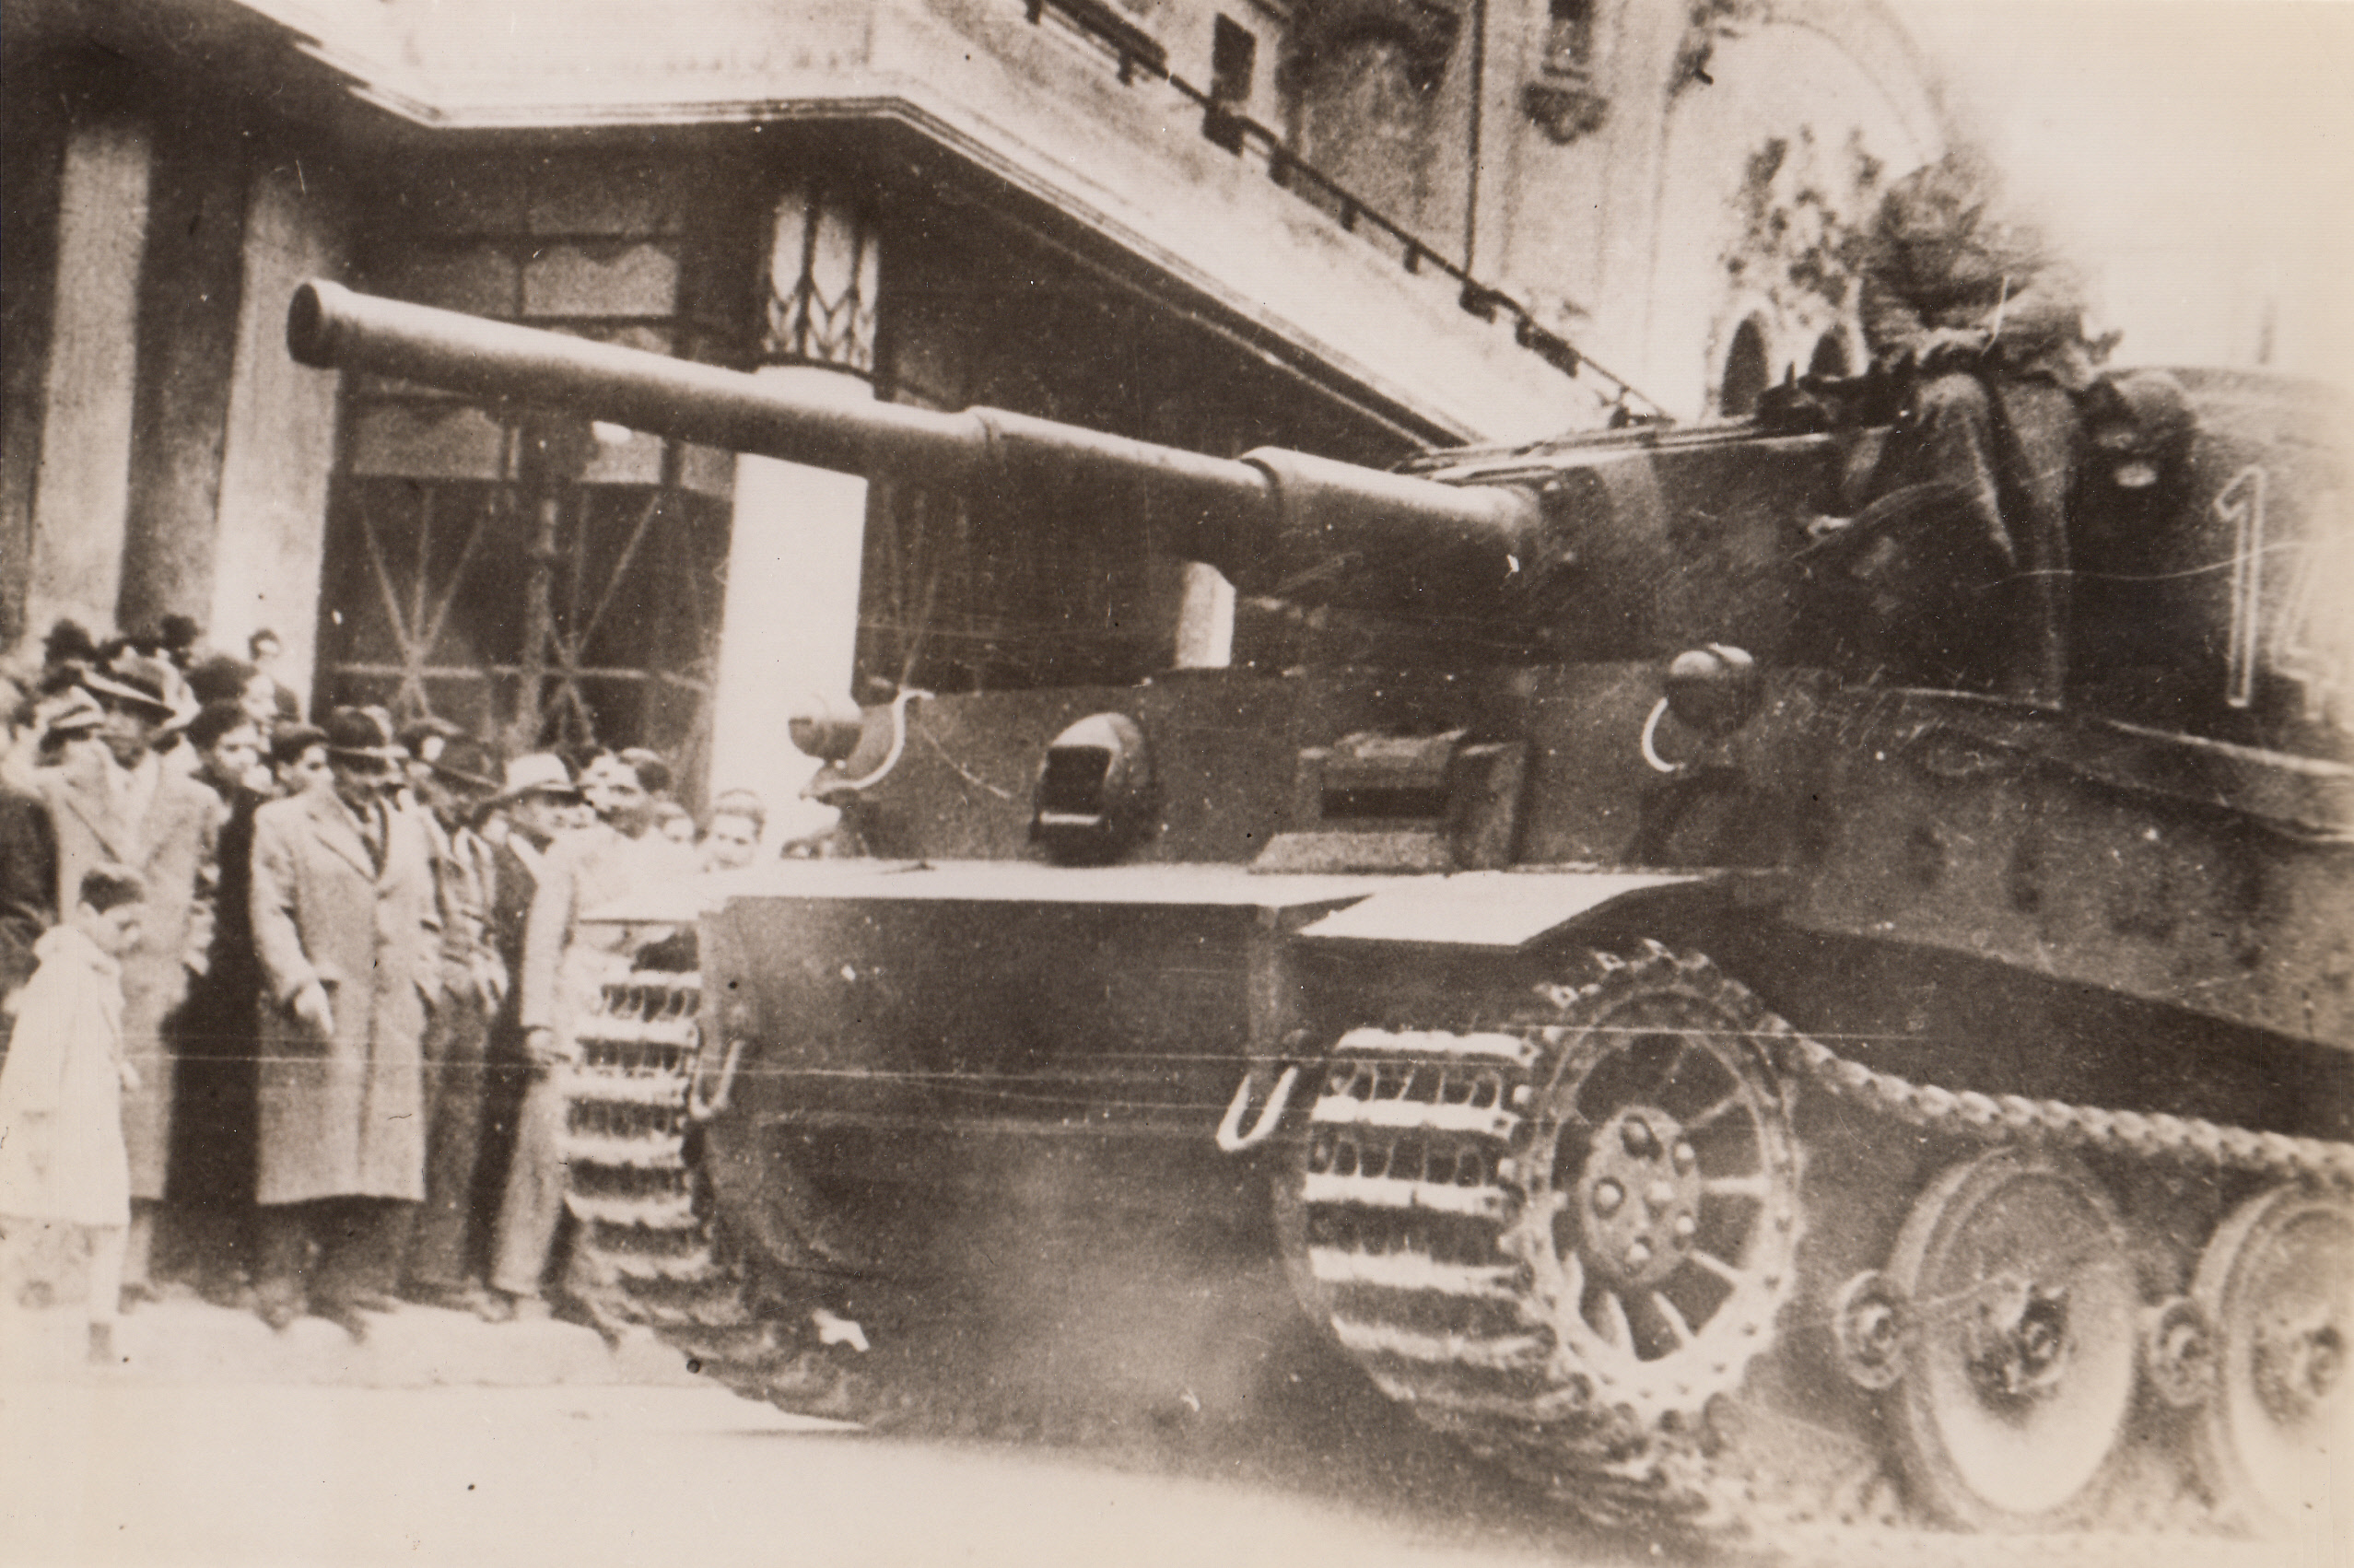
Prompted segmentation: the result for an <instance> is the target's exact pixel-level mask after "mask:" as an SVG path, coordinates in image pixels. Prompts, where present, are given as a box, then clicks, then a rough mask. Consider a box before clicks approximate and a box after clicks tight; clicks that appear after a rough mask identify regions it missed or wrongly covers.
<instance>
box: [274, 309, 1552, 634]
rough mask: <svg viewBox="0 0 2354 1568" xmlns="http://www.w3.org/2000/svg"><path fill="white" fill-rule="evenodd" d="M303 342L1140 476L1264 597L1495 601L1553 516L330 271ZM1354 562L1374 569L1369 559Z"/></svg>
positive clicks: (1383, 477) (412, 372) (1167, 544)
mask: <svg viewBox="0 0 2354 1568" xmlns="http://www.w3.org/2000/svg"><path fill="white" fill-rule="evenodd" d="M287 347H288V349H289V351H290V352H291V353H292V354H293V356H294V357H295V358H296V359H297V360H299V362H301V363H302V364H305V365H310V366H313V367H316V368H318V369H345V370H366V371H371V372H374V373H376V374H379V375H385V376H392V377H399V378H402V379H404V380H413V381H416V382H420V383H422V384H425V385H427V386H433V387H438V388H440V389H443V390H445V391H448V392H457V393H460V394H462V395H463V396H466V397H470V398H474V399H478V400H481V401H484V402H490V403H506V404H521V405H526V406H532V407H538V408H545V409H550V410H556V411H560V412H564V413H568V414H572V415H579V416H581V417H584V418H590V419H595V420H601V421H604V422H608V423H612V424H616V425H622V426H627V427H629V428H630V429H633V430H639V431H643V432H646V433H648V434H650V435H656V436H662V437H665V438H668V439H675V440H685V441H694V442H698V443H701V444H704V445H709V446H715V447H723V448H727V449H729V450H732V451H739V452H749V453H755V454H757V455H760V456H764V457H773V458H781V459H784V460H787V461H789V462H800V463H806V464H808V465H809V466H811V467H814V468H824V469H830V470H834V471H836V472H838V473H843V474H858V475H861V476H865V477H870V478H879V477H885V476H888V477H894V478H899V479H905V480H908V481H912V482H914V483H917V484H921V485H928V486H943V487H947V488H950V489H954V490H956V491H958V492H960V493H964V494H968V495H970V494H979V495H996V496H1002V497H1021V496H1025V495H1031V494H1036V493H1037V490H1038V489H1039V488H1041V487H1045V486H1074V485H1075V486H1089V487H1095V486H1102V487H1126V488H1127V489H1128V490H1130V492H1131V493H1133V494H1136V495H1138V496H1140V497H1142V501H1143V515H1144V516H1145V518H1146V519H1147V520H1148V521H1149V525H1150V528H1151V530H1152V532H1153V534H1154V538H1155V540H1156V541H1157V542H1158V544H1160V546H1161V547H1162V548H1163V549H1165V550H1167V551H1168V552H1169V553H1171V554H1173V555H1176V556H1181V557H1184V558H1186V559H1189V560H1198V561H1206V562H1208V563H1209V564H1211V565H1212V566H1214V567H1217V568H1219V569H1220V570H1221V571H1223V572H1224V573H1225V574H1226V576H1227V577H1228V578H1229V579H1232V580H1233V581H1234V582H1235V583H1236V585H1237V586H1238V587H1240V588H1242V589H1244V590H1245V591H1251V592H1270V591H1281V592H1284V593H1286V594H1287V595H1288V596H1290V597H1295V598H1303V599H1308V600H1312V601H1317V602H1326V603H1371V602H1379V603H1392V604H1397V605H1407V604H1417V605H1420V606H1421V607H1422V608H1423V609H1425V610H1431V611H1460V610H1465V609H1474V608H1480V609H1492V608H1493V604H1494V598H1493V595H1494V593H1495V592H1496V591H1498V590H1499V589H1501V587H1502V586H1503V585H1505V583H1507V582H1509V581H1510V579H1512V577H1513V576H1514V574H1515V573H1517V572H1518V571H1519V570H1520V569H1521V566H1522V563H1525V562H1527V561H1528V560H1529V559H1530V558H1531V549H1532V546H1533V544H1534V542H1535V541H1534V537H1533V536H1534V534H1535V532H1536V530H1537V528H1538V525H1539V519H1540V509H1539V507H1538V504H1537V501H1536V498H1535V497H1534V496H1533V495H1531V494H1530V493H1529V492H1528V491H1527V490H1526V489H1523V488H1520V487H1517V486H1477V487H1466V486H1449V485H1441V484H1438V483H1435V482H1434V481H1431V480H1426V479H1421V478H1416V477H1413V476H1411V475H1405V474H1388V473H1383V472H1381V471H1379V470H1376V469H1367V468H1362V467H1358V466H1356V465H1354V464H1351V463H1345V462H1335V461H1333V460H1330V459H1327V458H1319V457H1315V456H1311V455H1309V454H1307V453H1305V452H1296V451H1284V450H1282V449H1277V448H1261V449H1259V450H1258V451H1252V452H1247V453H1246V454H1244V455H1243V456H1241V457H1239V458H1218V457H1211V456H1207V455H1204V454H1202V453H1200V452H1192V451H1184V450H1183V449H1180V448H1176V447H1166V446H1160V445H1156V444H1154V443H1153V442H1150V441H1140V440H1133V439H1129V438H1126V437H1122V436H1114V435H1108V434H1106V433H1104V432H1101V431H1096V430H1089V429H1084V428H1082V427H1077V426H1072V425H1065V424H1061V423H1059V422H1056V421H1053V420H1048V419H1038V418H1034V417H1031V416H1029V415H1021V414H1014V413H1012V412H1009V411H1007V410H1003V409H995V408H978V407H977V408H968V409H966V410H965V411H964V412H962V413H958V414H943V413H937V412H934V411H932V410H930V409H921V408H910V407H908V406H905V405H903V404H883V403H849V402H844V401H839V400H835V399H829V398H826V397H823V396H814V395H811V394H810V393H808V392H802V391H800V390H798V389H793V388H787V387H779V386H777V385H773V384H771V383H769V382H767V381H764V380H761V379H759V378H758V377H756V376H753V375H748V374H745V373H744V372H742V371H738V370H730V369H723V368H721V367H719V366H714V365H705V364H698V363H696V362H694V361H691V360H684V359H674V358H672V357H668V356H665V355H660V354H652V353H648V352H646V351H644V350H641V349H633V348H624V347H621V346H618V345H613V344H603V343H595V342H591V341H589V340H587V339H583V338H577V337H570V336H567V335H564V334H562V333H552V332H545V331H541V330H539V329H536V328H532V327H524V326H518V325H514V324H512V323H509V322H492V321H486V320H483V319H481V318H479V317H474V316H468V315H464V314H462V313H460V312H457V311H454V310H437V309H434V308H432V307H429V306H424V305H411V304H404V303H402V302H399V301H396V300H390V299H381V298H374V297H371V296H369V295H364V294H358V293H356V292H354V291H352V290H351V289H348V288H345V287H341V286H340V285H337V284H334V283H328V282H324V281H319V280H313V281H311V282H309V283H305V284H303V285H302V286H301V287H299V289H297V290H296V292H295V296H294V300H293V303H292V305H291V307H290V308H289V310H288V312H287ZM1356 560H1362V561H1364V563H1365V564H1366V568H1369V569H1352V568H1351V566H1350V563H1351V562H1353V561H1356ZM1336 567H1337V568H1340V569H1337V570H1336V569H1334V568H1336Z"/></svg>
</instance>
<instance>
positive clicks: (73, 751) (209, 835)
mask: <svg viewBox="0 0 2354 1568" xmlns="http://www.w3.org/2000/svg"><path fill="white" fill-rule="evenodd" d="M82 686H83V688H84V689H85V690H86V691H87V692H88V693H89V694H90V696H92V697H93V698H94V699H95V700H96V702H97V704H98V706H99V708H100V709H101V710H102V712H103V715H104V717H103V720H102V721H101V723H100V726H99V727H98V729H97V730H96V731H95V734H94V737H88V736H84V737H77V738H76V739H73V740H71V741H69V742H68V743H67V744H66V745H65V748H64V758H63V760H62V761H61V762H60V763H59V764H58V766H54V767H44V768H42V769H41V770H40V771H39V772H38V773H37V774H36V775H35V776H34V777H35V783H36V785H37V787H38V789H39V790H40V793H41V799H42V800H43V801H45V802H47V803H48V806H49V818H50V825H51V826H52V827H53V829H54V830H55V834H56V842H57V907H58V908H59V909H61V910H63V909H70V908H71V907H73V904H74V890H75V889H76V888H78V887H80V886H81V884H82V873H83V872H88V871H89V870H91V869H93V868H95V867H98V866H104V865H119V866H123V867H127V868H129V869H130V870H131V871H134V872H137V873H138V875H139V880H140V881H141V882H143V883H146V888H147V899H146V914H145V917H144V919H143V920H142V922H141V924H142V928H143V930H144V931H145V933H146V935H145V938H144V941H143V943H142V945H141V947H140V949H139V950H138V951H137V952H136V953H134V954H130V955H129V956H127V957H125V958H124V959H123V1050H124V1053H125V1054H126V1055H127V1056H128V1058H129V1059H130V1062H131V1065H132V1067H133V1068H134V1069H135V1071H136V1072H137V1073H138V1078H139V1087H138V1088H136V1089H135V1090H132V1091H129V1092H128V1093H126V1094H124V1095H123V1146H124V1147H125V1148H126V1149H127V1150H128V1151H129V1152H130V1156H131V1229H130V1233H129V1235H128V1239H127V1244H126V1246H125V1250H124V1256H123V1294H124V1296H125V1298H126V1299H127V1300H129V1301H134V1302H135V1301H137V1300H139V1299H141V1298H143V1297H146V1296H148V1295H151V1294H153V1291H154V1286H153V1283H152V1281H151V1278H150V1262H151V1258H152V1254H153V1250H154V1246H155V1236H156V1224H157V1219H158V1215H159V1213H160V1212H161V1211H162V1207H163V1199H164V1187H165V1178H166V1176H168V1174H169V1171H170V1160H171V1121H172V1094H173V1085H174V1082H175V1078H176V1074H175V1071H174V1066H173V1061H172V1053H173V1050H174V1047H175V1042H176V1038H177V1036H176V1035H175V1033H174V1032H173V1031H172V1029H171V1028H170V1027H169V1026H168V1021H169V1020H170V1017H171V1014H172V1013H173V1012H174V1011H175V1010H176V1009H177V1008H178V1007H179V1006H180V1003H181V1000H182V998H183V997H185V996H186V995H187V992H188V981H189V977H190V976H191V975H193V974H201V973H202V972H203V971H204V968H205V965H206V964H207V963H208V962H209V949H210V947H211V943H212V929H213V883H214V850H215V847H216V843H217V839H218V837H219V834H220V828H221V825H222V823H223V822H224V821H226V820H227V818H228V808H227V807H226V806H224V805H222V804H221V801H220V797H219V796H217V795H216V794H214V793H213V792H212V791H211V790H207V789H206V788H205V786H204V785H202V784H199V783H197V782H196V781H195V780H193V779H192V778H188V777H187V776H186V775H185V774H183V773H181V772H179V771H177V770H175V769H173V768H170V767H167V766H164V763H163V758H161V757H160V756H158V755H156V753H155V751H154V749H153V745H154V742H155V740H156V737H157V735H158V732H159V731H161V729H162V728H163V726H164V725H165V723H166V722H167V721H168V720H170V719H171V718H172V717H173V713H174V709H173V708H172V706H171V703H170V699H169V697H168V696H166V692H167V689H168V687H167V683H166V680H165V678H164V676H163V674H162V672H161V671H160V670H159V669H157V668H154V667H153V665H152V661H143V660H139V659H136V658H131V659H126V660H122V661H117V662H116V663H115V664H113V665H111V666H108V667H105V668H102V669H98V670H93V671H91V672H90V673H88V674H87V675H85V676H84V677H83V680H82Z"/></svg>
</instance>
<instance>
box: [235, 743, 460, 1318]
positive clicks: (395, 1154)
mask: <svg viewBox="0 0 2354 1568" xmlns="http://www.w3.org/2000/svg"><path fill="white" fill-rule="evenodd" d="M322 729H323V731H325V734H326V749H327V762H328V766H329V767H330V769H331V770H332V773H333V778H332V783H331V787H329V788H326V789H314V790H305V791H304V792H302V793H301V794H299V795H293V796H289V797H288V798H287V799H285V800H282V801H273V802H270V803H269V804H268V805H265V806H264V807H262V808H261V809H260V810H259V811H257V812H256V813H254V816H253V881H252V915H253V941H254V946H255V948H256V950H257V952H258V953H259V954H260V956H261V960H262V971H263V980H264V989H263V998H262V1031H261V1032H262V1057H263V1061H262V1065H261V1071H260V1074H259V1082H258V1091H259V1104H260V1116H259V1132H260V1137H259V1140H258V1143H257V1147H256V1150H255V1166H256V1170H255V1180H254V1199H255V1201H256V1203H257V1204H258V1206H259V1207H258V1210H257V1217H258V1220H259V1228H260V1232H261V1245H260V1248H259V1251H260V1259H259V1262H260V1269H259V1275H260V1277H259V1279H258V1280H257V1281H256V1286H257V1294H258V1296H259V1299H260V1307H261V1313H262V1316H263V1318H264V1320H265V1321H266V1322H268V1323H269V1324H270V1326H271V1327H273V1328H285V1327H286V1326H287V1324H289V1323H291V1322H292V1321H293V1320H294V1318H295V1317H296V1316H299V1314H300V1313H301V1312H302V1311H303V1310H304V1309H305V1307H306V1306H308V1308H309V1309H310V1311H313V1312H315V1313H317V1314H318V1315H319V1316H322V1317H325V1318H327V1319H328V1320H330V1321H331V1322H334V1323H336V1324H338V1325H340V1326H341V1327H342V1328H344V1329H345V1331H346V1332H348V1333H349V1334H350V1335H351V1336H352V1337H353V1338H354V1339H355V1340H358V1339H364V1338H366V1337H367V1332H368V1325H367V1320H366V1319H365V1318H363V1317H362V1316H360V1313H361V1312H362V1311H363V1310H370V1311H374V1310H387V1309H389V1308H390V1307H392V1305H394V1301H393V1295H392V1292H393V1291H394V1289H395V1288H396V1286H397V1283H398V1270H399V1269H400V1264H401V1258H402V1254H403V1251H404V1247H405V1245H406V1241H407V1235H408V1231H409V1228H410V1224H411V1223H412V1220H413V1217H414V1212H415V1208H416V1204H417V1203H418V1202H419V1201H420V1200H422V1199H423V1198H424V1197H425V1153H426V1094H425V1082H424V1078H425V1074H424V1041H425V1029H426V1021H427V1008H428V1006H429V1004H430V1003H431V1001H432V1000H434V998H435V997H436V995H437V993H438V992H439V989H440V983H441V975H440V960H441V943H440V915H439V908H438V907H437V902H436V895H435V887H434V877H433V851H432V847H431V845H430V843H429V842H428V841H427V833H426V829H425V826H424V824H423V822H422V820H421V817H420V813H416V812H412V811H404V810H400V809H397V808H395V807H394V806H393V805H392V802H391V801H390V799H389V798H388V797H389V796H390V794H391V793H392V790H394V789H395V788H396V787H397V785H398V782H399V778H400V775H399V773H398V772H397V768H398V766H399V763H400V761H401V759H402V754H401V752H400V750H399V748H398V747H396V746H395V745H393V743H392V735H391V733H390V732H389V731H388V729H387V727H386V726H385V724H384V723H383V721H382V720H381V719H380V718H379V717H378V716H377V715H375V714H372V713H369V712H368V711H366V710H364V709H361V708H336V709H335V710H334V712H332V713H330V714H329V715H328V716H327V721H326V723H325V724H324V725H323V726H322ZM313 1245H315V1246H317V1248H318V1251H319V1258H318V1262H317V1266H316V1268H315V1270H312V1269H310V1268H309V1267H308V1261H309V1259H308V1255H309V1250H310V1247H311V1246H313Z"/></svg>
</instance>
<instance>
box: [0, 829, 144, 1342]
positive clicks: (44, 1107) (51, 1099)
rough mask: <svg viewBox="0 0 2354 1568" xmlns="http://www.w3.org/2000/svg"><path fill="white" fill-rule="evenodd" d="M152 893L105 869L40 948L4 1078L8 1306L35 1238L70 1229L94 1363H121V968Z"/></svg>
mask: <svg viewBox="0 0 2354 1568" xmlns="http://www.w3.org/2000/svg"><path fill="white" fill-rule="evenodd" d="M145 898H146V887H145V886H144V885H143V884H142V883H140V881H139V878H138V875H137V873H136V872H131V871H127V870H125V869H123V867H120V866H96V867H92V868H91V869H90V870H89V871H88V872H84V873H83V875H82V880H81V883H80V888H79V891H78V894H77V895H76V900H75V904H74V908H73V912H72V913H71V914H70V915H69V916H68V917H67V918H66V919H65V920H64V922H63V923H62V924H60V925H58V926H57V927H56V928H54V929H53V930H50V931H49V932H48V933H47V934H46V935H44V936H42V937H41V940H40V942H36V943H35V944H34V946H33V952H34V954H35V956H36V957H37V958H38V959H39V960H40V965H41V966H40V967H39V968H38V969H36V970H35V971H34V972H33V977H32V978H31V980H29V982H27V984H26V986H25V989H24V991H23V994H22V995H21V996H20V997H19V998H18V1005H17V1025H16V1030H15V1033H14V1035H13V1036H11V1038H10V1040H9V1046H8V1058H7V1062H6V1066H5V1067H0V1227H5V1229H6V1241H5V1243H0V1248H5V1253H6V1255H7V1258H8V1264H9V1266H8V1267H7V1268H5V1269H0V1292H5V1293H6V1294H5V1298H0V1305H9V1306H13V1305H16V1295H17V1292H18V1290H20V1289H21V1288H22V1284H23V1281H21V1280H19V1279H18V1274H19V1272H20V1271H21V1270H19V1268H18V1266H17V1260H18V1258H21V1257H22V1255H23V1254H24V1252H25V1251H26V1249H27V1248H28V1246H29V1244H30V1242H31V1240H32V1238H33V1237H34V1236H35V1235H39V1234H41V1232H43V1231H45V1230H47V1229H48V1228H49V1227H51V1226H53V1225H72V1226H76V1227H77V1228H79V1229H80V1230H81V1231H82V1232H83V1233H84V1235H86V1236H87V1237H88V1247H89V1324H90V1347H89V1356H90V1360H91V1361H93V1362H97V1363H111V1362H112V1361H113V1360H114V1323H115V1318H116V1316H118V1314H119V1313H120V1312H121V1309H122V1308H121V1295H122V1290H123V1248H124V1246H125V1245H126V1241H127V1238H128V1235H129V1227H130V1223H131V1163H130V1155H129V1153H127V1152H126V1149H125V1146H124V1143H123V1093H124V1091H126V1090H131V1089H136V1088H137V1087H138V1083H139V1080H138V1075H137V1073H136V1071H135V1070H134V1069H133V1068H132V1066H131V1062H130V1059H129V1056H128V1055H127V1054H126V1053H125V1051H124V1049H123V967H122V964H121V962H120V961H121V959H122V958H123V955H124V954H127V953H129V952H131V951H132V950H133V949H134V948H135V947H137V946H138V944H139V919H140V912H141V904H142V902H143V901H144V900H145Z"/></svg>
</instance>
